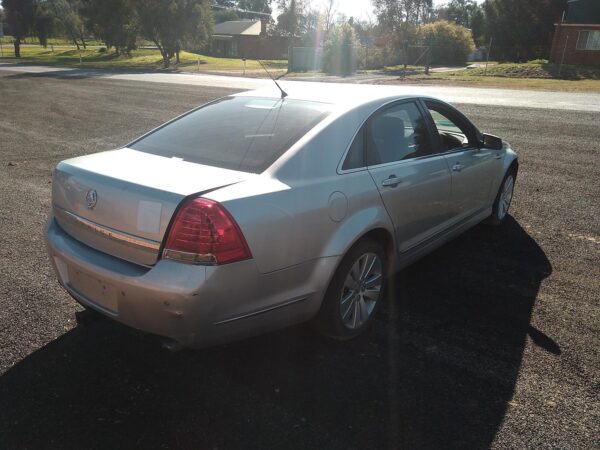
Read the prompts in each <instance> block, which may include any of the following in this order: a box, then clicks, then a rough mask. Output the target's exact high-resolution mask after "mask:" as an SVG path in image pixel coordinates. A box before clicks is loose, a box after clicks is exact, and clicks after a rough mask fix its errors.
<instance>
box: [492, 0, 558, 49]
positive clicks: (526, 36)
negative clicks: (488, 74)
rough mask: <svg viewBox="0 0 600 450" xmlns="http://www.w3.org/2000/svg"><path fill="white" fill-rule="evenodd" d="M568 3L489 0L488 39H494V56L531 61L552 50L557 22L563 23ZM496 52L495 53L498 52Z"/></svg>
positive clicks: (543, 0)
mask: <svg viewBox="0 0 600 450" xmlns="http://www.w3.org/2000/svg"><path fill="white" fill-rule="evenodd" d="M566 6H567V1H566V0H531V1H522V0H487V1H486V2H485V3H484V4H483V11H484V14H485V33H484V34H485V38H486V39H485V40H486V41H487V40H489V39H490V38H493V39H494V41H493V42H494V44H493V48H492V57H494V58H499V59H505V60H512V61H527V60H529V59H532V58H539V57H540V54H539V51H540V50H541V49H542V48H545V49H546V50H547V51H549V48H550V44H551V42H552V33H553V31H554V23H556V22H558V21H559V20H560V17H561V14H562V12H563V11H564V10H565V8H566ZM494 49H495V53H494Z"/></svg>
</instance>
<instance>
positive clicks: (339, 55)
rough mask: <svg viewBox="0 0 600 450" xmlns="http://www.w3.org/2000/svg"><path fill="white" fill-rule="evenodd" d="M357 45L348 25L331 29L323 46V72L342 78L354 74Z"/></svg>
mask: <svg viewBox="0 0 600 450" xmlns="http://www.w3.org/2000/svg"><path fill="white" fill-rule="evenodd" d="M358 45H359V43H358V40H357V39H356V35H355V34H354V29H353V28H352V27H351V26H350V25H348V24H343V25H338V26H335V27H333V28H331V29H330V30H329V34H328V35H327V39H326V40H325V43H324V44H323V70H324V71H325V72H327V73H330V74H335V75H344V76H345V75H350V74H352V73H354V71H355V70H356V66H357V47H358Z"/></svg>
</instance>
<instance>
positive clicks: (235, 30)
mask: <svg viewBox="0 0 600 450" xmlns="http://www.w3.org/2000/svg"><path fill="white" fill-rule="evenodd" d="M265 26H266V23H265V22H264V21H260V20H233V21H229V22H222V23H218V24H216V25H215V27H214V31H213V35H212V44H211V53H212V54H213V55H214V56H223V57H228V58H249V59H287V52H288V40H287V38H285V37H281V36H267V34H266V29H265Z"/></svg>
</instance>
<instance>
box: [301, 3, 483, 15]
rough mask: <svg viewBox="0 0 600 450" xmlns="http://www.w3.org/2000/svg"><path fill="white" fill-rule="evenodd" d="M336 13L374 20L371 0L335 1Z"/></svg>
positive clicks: (318, 4)
mask: <svg viewBox="0 0 600 450" xmlns="http://www.w3.org/2000/svg"><path fill="white" fill-rule="evenodd" d="M449 1H450V0H433V5H434V6H439V5H443V4H444V3H448V2H449ZM482 1H483V0H476V2H477V3H481V2H482ZM325 3H326V0H312V4H313V5H314V6H315V7H319V6H321V5H324V4H325ZM336 11H337V13H344V14H345V15H346V16H348V17H355V18H357V19H367V18H369V15H370V16H372V18H373V19H375V17H374V14H373V5H372V4H371V0H336Z"/></svg>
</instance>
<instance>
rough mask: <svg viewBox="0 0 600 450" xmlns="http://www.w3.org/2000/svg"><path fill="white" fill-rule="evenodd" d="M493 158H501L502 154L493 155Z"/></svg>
mask: <svg viewBox="0 0 600 450" xmlns="http://www.w3.org/2000/svg"><path fill="white" fill-rule="evenodd" d="M494 159H502V155H494Z"/></svg>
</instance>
